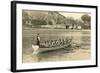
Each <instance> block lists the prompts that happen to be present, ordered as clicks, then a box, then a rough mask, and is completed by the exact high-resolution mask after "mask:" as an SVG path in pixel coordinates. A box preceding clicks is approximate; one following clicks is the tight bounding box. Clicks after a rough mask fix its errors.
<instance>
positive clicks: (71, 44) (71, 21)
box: [22, 10, 91, 63]
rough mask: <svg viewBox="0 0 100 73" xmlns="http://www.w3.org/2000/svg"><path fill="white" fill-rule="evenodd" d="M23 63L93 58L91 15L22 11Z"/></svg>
mask: <svg viewBox="0 0 100 73" xmlns="http://www.w3.org/2000/svg"><path fill="white" fill-rule="evenodd" d="M22 28H23V29H22V47H23V49H22V52H23V53H22V54H23V55H22V56H23V57H22V59H23V60H22V61H23V63H35V62H49V61H71V60H72V61H74V60H88V59H90V58H91V13H82V12H78V13H77V12H59V11H38V10H37V11H36V10H22Z"/></svg>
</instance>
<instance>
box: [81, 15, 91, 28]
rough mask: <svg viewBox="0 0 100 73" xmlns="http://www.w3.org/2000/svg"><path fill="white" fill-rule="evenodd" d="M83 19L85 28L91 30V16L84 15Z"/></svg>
mask: <svg viewBox="0 0 100 73" xmlns="http://www.w3.org/2000/svg"><path fill="white" fill-rule="evenodd" d="M81 19H82V21H83V22H84V28H90V24H91V16H89V15H87V14H86V15H82V16H81Z"/></svg>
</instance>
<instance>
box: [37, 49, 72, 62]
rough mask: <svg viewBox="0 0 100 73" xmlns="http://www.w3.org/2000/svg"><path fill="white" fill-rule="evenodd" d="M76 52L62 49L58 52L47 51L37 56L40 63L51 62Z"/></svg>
mask: <svg viewBox="0 0 100 73" xmlns="http://www.w3.org/2000/svg"><path fill="white" fill-rule="evenodd" d="M72 52H74V50H73V49H72V48H70V47H68V48H62V49H58V50H53V51H46V52H42V53H39V54H38V55H37V58H38V62H41V61H46V60H47V61H50V60H53V58H54V59H55V58H56V59H60V58H61V57H63V55H65V54H66V55H67V54H68V53H72Z"/></svg>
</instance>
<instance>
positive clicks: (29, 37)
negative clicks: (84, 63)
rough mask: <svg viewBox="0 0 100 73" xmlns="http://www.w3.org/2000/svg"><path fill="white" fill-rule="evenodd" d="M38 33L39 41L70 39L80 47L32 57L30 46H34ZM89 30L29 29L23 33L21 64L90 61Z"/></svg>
mask: <svg viewBox="0 0 100 73" xmlns="http://www.w3.org/2000/svg"><path fill="white" fill-rule="evenodd" d="M37 33H40V38H41V41H42V42H43V41H45V40H50V39H59V38H72V39H73V40H72V41H73V43H75V44H79V45H80V47H68V48H63V49H58V50H54V51H49V52H43V53H39V54H38V55H33V54H32V52H33V49H32V47H31V46H32V44H36V39H35V38H36V35H37ZM90 41H91V40H90V30H66V29H31V30H24V31H23V63H34V62H48V61H66V60H84V59H90V55H91V52H90V50H91V49H90V46H91V44H90Z"/></svg>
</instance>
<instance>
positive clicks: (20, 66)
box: [16, 4, 96, 70]
mask: <svg viewBox="0 0 100 73" xmlns="http://www.w3.org/2000/svg"><path fill="white" fill-rule="evenodd" d="M22 9H29V10H49V11H70V12H89V13H91V32H92V33H91V60H82V61H67V62H66V61H63V62H48V63H29V64H26V63H23V64H22ZM95 16H96V11H95V9H93V8H81V7H67V6H66V7H63V6H62V7H60V6H44V5H28V4H17V24H16V26H17V48H16V49H17V51H16V52H17V59H16V60H17V70H22V69H37V68H51V67H66V66H67V67H70V66H84V65H95V59H96V58H95V57H96V56H95V55H96V48H95V46H96V45H95V37H96V36H95V31H96V24H95V23H96V21H95V18H96V17H95Z"/></svg>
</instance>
